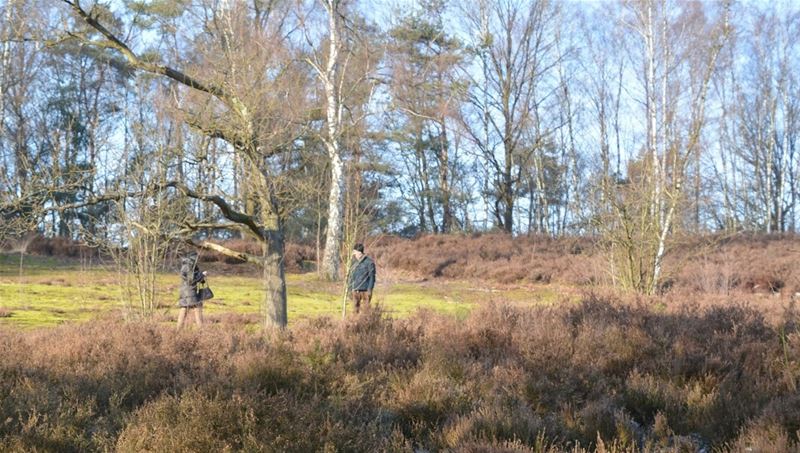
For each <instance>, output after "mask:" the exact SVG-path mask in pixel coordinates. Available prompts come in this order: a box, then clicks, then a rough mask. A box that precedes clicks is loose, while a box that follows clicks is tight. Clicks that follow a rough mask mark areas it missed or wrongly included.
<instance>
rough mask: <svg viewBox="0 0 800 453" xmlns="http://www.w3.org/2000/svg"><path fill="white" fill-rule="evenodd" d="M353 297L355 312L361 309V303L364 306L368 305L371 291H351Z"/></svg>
mask: <svg viewBox="0 0 800 453" xmlns="http://www.w3.org/2000/svg"><path fill="white" fill-rule="evenodd" d="M351 295H352V298H353V303H354V304H355V306H356V313H358V311H359V310H360V309H361V303H362V302H363V303H364V307H366V306H368V305H369V302H370V300H372V291H353V292H352V293H351Z"/></svg>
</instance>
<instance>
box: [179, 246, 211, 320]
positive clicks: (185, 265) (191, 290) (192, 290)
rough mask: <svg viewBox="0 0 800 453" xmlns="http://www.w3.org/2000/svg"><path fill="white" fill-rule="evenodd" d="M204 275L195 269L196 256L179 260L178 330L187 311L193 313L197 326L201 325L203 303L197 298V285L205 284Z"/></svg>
mask: <svg viewBox="0 0 800 453" xmlns="http://www.w3.org/2000/svg"><path fill="white" fill-rule="evenodd" d="M205 281H206V273H205V272H201V271H200V268H199V267H197V254H195V253H191V254H189V255H187V256H185V257H183V259H181V286H180V292H179V298H178V305H179V306H180V307H181V311H180V313H178V329H180V328H181V327H183V323H184V321H185V320H186V313H187V312H188V311H189V310H192V311H193V312H194V319H195V322H197V325H198V326H202V325H203V301H202V300H200V299H199V298H198V297H197V285H198V284H199V283H205Z"/></svg>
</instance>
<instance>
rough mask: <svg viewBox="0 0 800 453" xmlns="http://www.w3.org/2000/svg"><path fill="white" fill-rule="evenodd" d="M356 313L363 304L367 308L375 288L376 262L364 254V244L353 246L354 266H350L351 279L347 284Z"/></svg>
mask: <svg viewBox="0 0 800 453" xmlns="http://www.w3.org/2000/svg"><path fill="white" fill-rule="evenodd" d="M347 287H348V289H349V290H350V294H351V297H352V299H353V303H354V304H355V307H356V313H358V312H359V310H360V309H361V304H362V302H363V304H364V306H365V307H366V306H367V305H369V303H370V301H371V300H372V290H373V288H375V262H374V261H372V258H370V257H368V256H367V255H365V254H364V244H356V245H355V246H353V264H352V265H351V266H350V278H349V280H348V282H347Z"/></svg>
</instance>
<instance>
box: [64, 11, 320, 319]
mask: <svg viewBox="0 0 800 453" xmlns="http://www.w3.org/2000/svg"><path fill="white" fill-rule="evenodd" d="M64 4H66V5H67V6H68V7H69V8H70V10H71V12H72V13H73V15H74V17H76V18H77V19H79V20H80V21H81V22H83V23H84V24H86V25H87V26H88V29H81V28H74V29H72V30H69V31H68V32H67V33H68V35H69V36H70V37H72V38H74V39H78V40H80V41H81V42H83V43H85V44H87V45H91V46H96V47H98V48H102V49H105V50H106V51H108V52H112V53H115V54H117V55H120V56H122V57H123V58H124V60H125V63H126V64H127V65H128V66H129V67H131V68H132V69H134V70H137V71H141V72H145V73H150V74H153V75H156V76H159V77H163V78H165V79H166V80H169V81H170V82H171V83H173V84H176V85H177V86H180V87H183V91H182V93H183V98H181V99H180V103H179V105H176V107H177V110H178V111H179V112H180V113H181V116H180V118H181V120H182V121H183V122H184V123H185V124H186V125H188V126H190V127H192V128H193V129H194V130H196V131H198V132H200V133H202V134H203V135H205V136H207V137H209V138H213V139H215V140H221V141H223V142H225V143H226V144H227V146H229V147H230V148H231V149H232V150H233V151H234V152H235V153H236V155H237V156H238V158H239V159H240V161H241V167H242V168H241V169H242V170H243V171H244V175H245V178H244V179H243V180H246V181H247V183H248V193H247V195H248V196H247V198H246V199H245V200H243V203H242V205H241V206H237V205H236V204H235V203H233V202H232V200H230V199H226V197H225V196H223V195H221V194H218V193H213V192H212V193H204V192H199V191H198V190H195V188H193V187H191V186H190V185H189V184H187V183H185V182H184V181H181V180H177V179H176V180H171V181H169V182H167V183H165V184H163V185H161V188H162V189H167V188H173V189H175V190H177V191H178V192H179V193H180V194H182V195H183V196H185V197H188V198H192V199H196V200H200V201H202V202H205V203H210V204H212V205H214V206H216V207H217V208H218V209H219V212H220V214H221V216H222V217H223V218H224V219H225V222H222V223H219V224H214V225H213V226H210V225H204V224H190V225H187V227H188V228H190V229H192V230H198V229H204V228H206V229H207V228H209V227H213V228H215V229H216V228H230V229H235V230H238V231H242V232H244V233H246V234H248V235H250V236H251V237H253V238H255V239H256V240H258V241H259V242H261V243H262V255H261V256H252V255H248V254H246V253H241V252H236V251H233V250H230V249H227V248H225V247H223V246H221V245H219V244H217V243H214V242H212V241H209V240H207V239H200V240H195V241H194V243H195V244H196V245H197V246H199V247H203V248H206V249H210V250H215V251H217V252H220V253H224V254H227V255H230V256H233V257H236V258H238V259H242V260H245V261H249V262H252V263H256V264H258V265H259V266H261V267H262V268H263V276H264V284H265V292H266V296H265V315H266V316H265V321H266V323H267V324H268V325H273V326H278V327H283V326H285V325H286V322H287V311H286V283H285V275H284V273H285V271H284V261H283V252H284V231H283V225H282V222H283V220H282V218H281V212H282V211H281V205H280V201H279V199H278V198H277V196H276V193H275V178H276V174H275V169H274V168H273V166H272V165H271V164H270V159H271V158H273V157H275V156H278V155H280V154H281V153H284V152H286V151H287V150H288V149H289V148H290V144H291V143H292V142H293V141H294V139H295V137H296V136H297V126H296V124H297V121H296V120H295V119H294V118H297V116H296V115H297V114H298V113H299V110H300V109H301V107H302V105H303V104H304V93H305V89H304V84H305V82H306V80H307V79H306V77H305V76H304V73H303V72H302V71H298V68H297V65H296V64H295V63H294V62H293V59H292V58H291V57H290V52H291V49H290V48H289V47H287V41H286V39H285V32H284V30H283V27H284V26H286V21H285V20H284V19H285V17H286V15H287V14H288V13H287V12H286V10H285V9H281V8H280V7H279V6H276V5H271V6H270V7H269V8H267V10H261V9H255V10H252V9H250V8H249V7H247V6H246V5H243V4H238V3H235V4H231V5H228V9H226V10H225V12H226V13H227V14H229V16H228V17H227V18H226V21H225V22H224V23H221V21H219V20H218V19H220V14H218V13H217V12H218V8H213V7H211V6H210V5H208V8H207V9H205V10H204V11H205V13H204V14H202V15H198V16H193V17H201V18H203V19H202V20H205V21H207V22H206V24H207V27H205V30H206V31H207V34H206V35H204V36H203V37H202V39H198V41H197V42H195V43H194V44H195V47H193V48H192V50H193V57H194V58H193V60H194V64H192V63H189V62H188V61H184V62H183V63H184V64H185V65H186V66H187V68H188V69H187V70H186V71H184V70H180V69H176V68H175V67H174V66H173V65H171V64H169V63H167V64H165V63H163V62H162V61H163V60H164V58H165V57H164V56H163V55H162V56H153V55H148V56H146V57H145V56H142V55H141V54H140V53H138V52H136V51H135V50H134V49H133V48H132V47H130V46H129V45H128V44H127V43H126V42H125V41H124V40H123V39H122V38H120V36H123V35H124V33H122V32H120V31H115V30H119V27H120V26H119V25H115V26H114V27H113V28H109V27H107V26H106V25H104V23H103V22H104V21H111V20H112V15H111V14H110V11H108V10H105V9H104V8H101V7H100V6H99V5H97V4H95V5H94V6H93V7H92V8H91V9H88V10H87V9H85V8H84V7H83V6H82V5H81V3H80V2H79V1H77V0H76V1H70V0H64ZM204 6H206V5H200V8H201V11H203V10H202V8H203V7H204ZM215 21H216V22H215ZM253 42H257V43H262V44H263V45H258V46H253V45H251V43H253ZM176 51H177V49H176ZM173 60H174V63H181V60H183V59H182V58H179V56H173Z"/></svg>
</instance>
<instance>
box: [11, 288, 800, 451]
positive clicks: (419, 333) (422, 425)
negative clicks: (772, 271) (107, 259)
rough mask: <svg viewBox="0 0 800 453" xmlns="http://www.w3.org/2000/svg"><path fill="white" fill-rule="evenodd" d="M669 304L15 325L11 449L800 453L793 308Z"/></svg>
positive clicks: (602, 300) (598, 301) (798, 347)
mask: <svg viewBox="0 0 800 453" xmlns="http://www.w3.org/2000/svg"><path fill="white" fill-rule="evenodd" d="M659 300H661V301H662V302H664V305H657V306H656V305H653V304H652V303H649V302H648V301H645V300H643V301H641V302H638V303H626V302H623V301H620V300H614V299H609V298H607V297H601V296H591V295H589V296H587V297H586V298H585V299H584V301H583V302H581V303H576V304H565V305H560V306H547V307H543V306H539V307H534V308H518V307H516V308H515V307H512V306H509V305H505V304H501V303H491V304H486V305H485V306H482V307H479V308H477V309H476V310H475V311H474V312H473V313H472V314H471V315H470V316H469V317H467V318H466V319H464V320H457V319H455V318H452V317H447V316H444V315H438V314H435V313H432V312H424V311H423V312H419V313H417V314H416V315H414V316H411V317H410V318H408V319H391V318H387V317H386V316H384V315H383V314H382V313H381V312H380V311H379V310H370V311H367V312H366V313H363V314H361V315H359V316H352V317H350V318H348V319H346V320H344V321H342V320H337V319H331V318H315V319H307V320H303V321H300V322H297V323H296V324H293V326H292V327H291V329H289V330H288V331H286V332H273V333H270V334H264V333H248V330H247V329H246V326H245V325H243V324H242V323H241V322H239V320H237V319H233V318H232V319H227V318H224V317H221V318H220V319H219V322H217V323H215V324H212V325H209V326H207V327H206V328H205V329H204V330H202V331H196V330H186V331H180V332H175V331H174V329H173V327H172V326H164V325H158V324H155V323H121V322H115V321H112V320H106V321H97V322H94V323H90V324H81V325H63V326H60V327H57V328H51V329H45V330H33V331H20V330H13V329H8V328H6V329H4V330H3V331H2V333H1V334H0V377H1V378H2V379H0V396H2V397H1V398H0V420H2V421H3V422H2V423H0V450H2V451H112V450H117V451H370V452H371V451H414V450H426V451H476V452H478V451H487V452H488V451H576V452H580V451H619V452H621V451H670V452H671V451H675V452H678V451H698V450H706V451H712V450H713V451H746V450H747V449H753V451H792V450H796V448H797V445H798V436H799V435H800V432H798V431H799V430H800V409H798V408H800V399H798V398H800V397H798V392H797V385H798V375H799V373H798V367H799V365H798V364H800V332H798V329H797V325H798V323H797V319H796V313H795V312H794V311H793V310H786V311H785V312H784V314H783V315H782V316H783V318H781V319H779V320H778V322H777V323H770V322H768V321H767V320H766V319H765V318H764V317H763V316H762V315H761V314H760V313H759V311H757V310H755V309H754V308H751V307H749V306H746V305H741V304H730V305H728V306H716V305H715V306H695V307H691V306H690V305H688V304H685V303H681V304H673V303H671V301H669V300H665V299H659ZM759 449H760V450H759Z"/></svg>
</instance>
